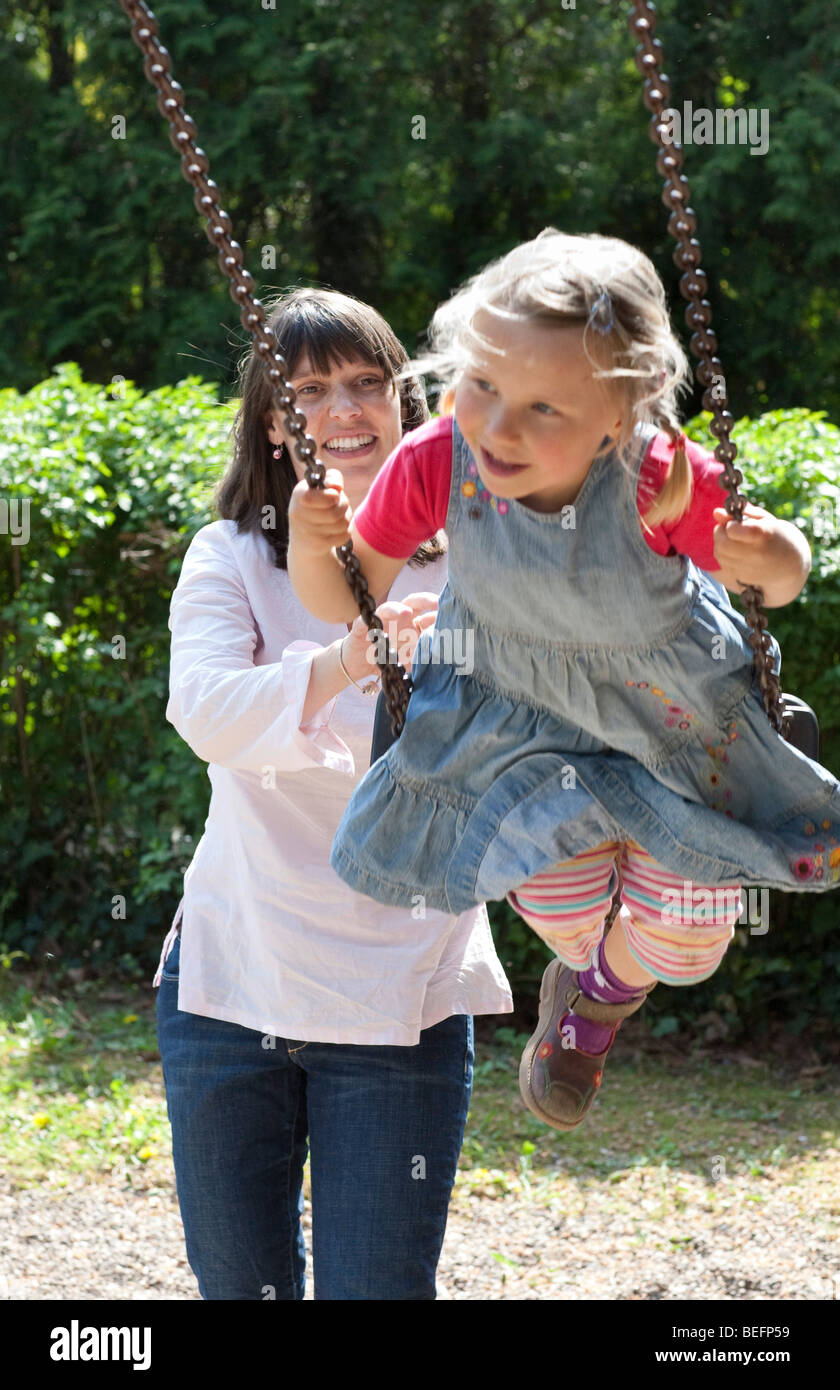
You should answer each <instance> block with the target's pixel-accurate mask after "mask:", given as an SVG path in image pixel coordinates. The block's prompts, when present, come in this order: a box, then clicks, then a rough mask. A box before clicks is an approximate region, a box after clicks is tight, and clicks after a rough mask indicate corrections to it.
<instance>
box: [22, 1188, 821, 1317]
mask: <svg viewBox="0 0 840 1390" xmlns="http://www.w3.org/2000/svg"><path fill="white" fill-rule="evenodd" d="M659 1181H661V1179H659ZM666 1181H669V1182H671V1181H672V1182H680V1183H686V1182H688V1183H689V1184H690V1182H691V1179H690V1178H687V1177H686V1175H684V1174H677V1173H673V1172H672V1173H671V1175H670V1177H669V1178H667V1179H666ZM74 1182H75V1185H74V1183H73V1182H71V1183H70V1184H68V1186H67V1187H66V1188H63V1189H50V1188H32V1189H29V1190H25V1191H18V1192H14V1193H9V1192H6V1193H4V1194H3V1195H2V1196H0V1231H2V1237H0V1298H4V1299H26V1300H45V1299H117V1300H131V1299H199V1294H198V1289H197V1285H196V1281H195V1278H194V1276H193V1274H192V1271H191V1269H190V1267H189V1265H188V1263H187V1258H186V1253H185V1250H184V1242H183V1229H182V1226H181V1221H180V1216H179V1213H178V1205H177V1200H176V1197H175V1190H174V1184H173V1187H172V1190H171V1191H162V1190H161V1189H160V1188H155V1189H151V1190H148V1191H143V1190H141V1189H138V1188H137V1187H136V1186H127V1185H126V1184H125V1180H124V1179H120V1178H117V1177H115V1178H110V1179H105V1180H99V1181H97V1182H95V1183H90V1182H88V1181H84V1180H83V1179H76V1180H74ZM644 1186H645V1184H644V1181H643V1182H642V1189H644ZM754 1187H755V1184H754V1182H753V1184H752V1185H751V1187H750V1186H749V1185H748V1184H747V1183H746V1182H744V1183H743V1184H740V1183H739V1182H733V1183H731V1184H730V1185H729V1188H728V1193H727V1196H726V1197H725V1198H724V1200H723V1202H722V1203H718V1204H717V1208H716V1209H715V1210H712V1208H711V1207H710V1206H709V1204H708V1203H705V1204H704V1202H703V1195H702V1189H701V1187H698V1189H697V1190H696V1191H694V1192H693V1191H692V1189H691V1187H690V1186H689V1188H687V1189H686V1188H683V1189H682V1190H683V1191H688V1194H689V1195H688V1197H687V1198H686V1207H685V1208H684V1210H683V1211H682V1213H681V1215H680V1217H679V1220H678V1223H677V1220H676V1218H674V1217H668V1218H664V1219H659V1218H658V1217H657V1215H656V1208H657V1205H658V1202H659V1201H660V1200H661V1194H660V1196H658V1195H657V1179H648V1180H647V1196H645V1195H644V1192H643V1191H640V1189H639V1184H638V1182H636V1184H635V1186H634V1188H633V1190H632V1191H631V1190H630V1189H628V1193H627V1200H626V1201H623V1200H622V1199H621V1197H620V1195H618V1196H617V1194H616V1191H615V1189H612V1190H609V1189H607V1187H606V1185H597V1186H594V1187H588V1188H586V1190H584V1189H583V1188H580V1187H577V1186H576V1185H575V1184H572V1185H571V1187H570V1197H569V1200H568V1202H565V1203H564V1204H563V1205H561V1203H560V1202H559V1201H556V1200H555V1201H553V1202H552V1203H550V1204H549V1205H540V1204H539V1203H537V1202H532V1201H529V1200H525V1199H523V1198H520V1197H518V1196H517V1197H512V1196H510V1195H507V1196H501V1197H486V1196H475V1195H472V1196H471V1195H467V1194H466V1193H463V1194H458V1193H457V1191H456V1197H455V1199H454V1201H453V1204H452V1209H451V1214H450V1218H449V1225H448V1228H447V1234H446V1240H445V1243H444V1248H443V1255H442V1258H441V1263H440V1267H439V1280H438V1296H439V1297H440V1298H444V1299H464V1300H473V1301H482V1302H487V1301H490V1302H495V1301H501V1300H508V1299H520V1300H521V1299H528V1300H533V1299H545V1298H548V1299H570V1300H577V1299H602V1300H603V1299H608V1300H615V1299H654V1300H671V1299H693V1300H696V1299H733V1300H743V1299H773V1300H784V1299H821V1300H822V1299H830V1298H837V1297H838V1296H840V1248H838V1237H837V1223H836V1221H835V1220H832V1219H831V1218H832V1217H833V1216H836V1215H837V1211H836V1208H835V1206H834V1205H833V1204H832V1203H829V1204H828V1207H827V1208H823V1209H822V1210H821V1209H820V1205H821V1204H819V1203H817V1204H816V1206H814V1205H813V1204H809V1203H808V1202H807V1201H805V1203H804V1206H803V1194H802V1193H801V1192H798V1191H797V1189H795V1188H791V1187H789V1186H785V1185H783V1184H782V1183H780V1182H778V1183H775V1184H774V1183H772V1182H771V1183H770V1184H768V1186H767V1191H766V1194H765V1196H764V1197H763V1199H762V1201H761V1204H760V1209H759V1207H758V1206H757V1205H756V1202H755V1199H754V1197H753V1198H752V1199H750V1198H749V1196H748V1192H749V1191H754ZM721 1208H722V1209H721ZM304 1226H305V1230H306V1233H307V1241H308V1238H309V1232H310V1222H309V1209H308V1206H307V1211H306V1214H305V1216H304ZM306 1297H307V1299H311V1298H312V1269H311V1264H310V1263H309V1262H307V1291H306Z"/></svg>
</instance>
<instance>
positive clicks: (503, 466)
mask: <svg viewBox="0 0 840 1390" xmlns="http://www.w3.org/2000/svg"><path fill="white" fill-rule="evenodd" d="M481 458H482V462H483V464H484V467H485V468H486V469H487V471H488V473H495V474H496V476H497V477H499V478H509V477H512V475H513V474H514V473H521V471H522V469H523V468H527V466H528V465H527V464H525V463H505V462H504V460H503V459H497V458H496V457H495V455H494V454H490V453H488V452H487V450H486V449H484V448H482V450H481Z"/></svg>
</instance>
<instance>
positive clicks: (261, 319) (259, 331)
mask: <svg viewBox="0 0 840 1390" xmlns="http://www.w3.org/2000/svg"><path fill="white" fill-rule="evenodd" d="M120 5H121V6H122V9H123V10H124V11H125V13H126V15H127V16H128V18H129V19H130V20H131V37H132V38H133V40H134V42H135V43H136V45H137V47H138V48H139V49H140V51H141V53H142V54H143V56H144V64H143V68H144V71H145V74H146V77H147V78H148V79H149V81H150V82H151V84H152V86H153V87H155V88H156V89H157V93H158V97H157V107H158V110H159V111H160V114H161V115H162V116H163V118H164V120H166V121H168V122H169V139H170V142H171V143H172V146H173V148H174V149H175V150H177V152H178V154H179V155H180V156H181V173H182V174H183V176H184V178H185V179H186V181H187V183H189V184H191V185H192V187H193V189H194V190H195V192H194V197H193V202H194V203H195V206H196V209H197V211H198V212H199V213H200V214H201V215H202V216H203V217H206V219H207V221H206V224H205V228H204V231H205V233H206V236H207V239H208V241H210V242H212V243H213V245H214V246H215V247H216V248H217V249H218V252H219V265H220V267H221V269H222V272H223V274H224V275H225V276H226V277H227V279H228V280H230V287H229V292H230V297H231V299H232V300H233V302H234V304H236V305H238V306H239V310H240V319H241V322H242V324H243V325H244V327H245V328H247V329H248V331H249V332H250V333H251V334H252V336H253V338H254V342H255V345H256V350H257V352H258V353H259V354H260V356H261V358H262V360H263V362H264V364H265V368H266V371H267V372H268V376H269V379H270V381H271V402H272V406H273V408H274V409H275V410H278V411H282V412H283V415H284V421H285V425H286V428H287V429H288V431H289V433H290V434H291V435H292V436H293V438H294V440H295V453H296V454H297V457H298V459H299V460H300V462H301V463H303V464H304V466H305V470H306V481H307V483H308V484H309V486H310V487H312V488H323V487H324V485H325V484H324V475H325V473H326V468H325V466H324V464H323V463H322V462H321V460H320V459H319V458H317V456H316V452H315V451H316V448H317V445H316V442H315V440H314V439H313V438H312V436H311V434H307V433H306V416H305V415H304V413H303V411H302V410H300V409H298V408H296V406H295V401H296V399H297V393H296V391H295V389H294V387H293V386H292V384H291V382H290V381H287V380H286V376H287V372H288V367H287V364H286V361H285V359H284V358H283V357H282V356H281V354H280V353H279V352H278V351H277V343H276V340H275V338H274V335H273V334H272V333H271V332H270V330H269V329H268V328H267V327H266V323H265V309H264V307H263V305H262V304H261V302H260V301H259V300H258V299H255V298H254V294H253V291H254V288H255V282H254V279H253V276H252V275H250V274H249V272H248V271H247V270H246V269H245V266H244V265H243V259H244V256H243V251H242V247H241V246H240V245H239V243H238V242H237V241H234V240H233V239H232V237H231V232H232V224H231V220H230V217H229V216H228V214H227V213H226V212H225V211H224V210H223V208H221V207H220V206H219V200H218V188H217V185H216V183H215V182H214V181H213V179H211V178H208V177H207V171H208V169H209V168H210V162H209V160H208V158H207V155H206V154H205V153H204V151H203V150H202V149H200V148H199V147H198V146H197V145H196V143H195V140H196V136H197V134H198V130H197V127H196V124H195V121H194V120H193V119H192V117H191V116H188V115H187V113H186V111H185V110H184V90H183V88H182V87H181V85H180V83H179V82H176V81H175V79H174V78H173V77H172V75H171V74H172V62H171V59H170V56H169V53H168V51H167V49H165V48H164V47H163V45H162V44H161V43H160V42H159V40H158V37H157V35H158V25H157V20H156V19H155V16H154V14H153V13H152V11H151V10H150V9H149V7H148V6H147V5H145V4H144V3H143V0H120ZM336 554H337V555H338V557H339V559H340V560H341V561H342V562H343V564H344V577H345V579H346V580H347V583H348V585H349V586H350V589H351V590H352V593H353V597H354V599H355V600H356V603H357V604H358V608H359V612H360V613H361V615H362V617H363V618H364V620H365V623H366V625H367V627H368V629H369V630H372V631H376V632H384V626H383V623H382V620H381V618H379V616H378V615H377V613H376V611H375V608H374V604H373V599H372V598H371V594H370V590H369V589H368V585H367V581H366V580H365V577H364V575H363V574H362V571H361V567H360V565H359V557H358V556H357V555H355V554H354V553H353V542H352V541H351V540H348V541H347V542H346V543H345V544H344V545H342V546H339V547H337V549H336ZM383 645H384V648H385V651H384V653H383V652H382V646H383ZM374 648H375V655H376V660H377V665H378V666H379V667H380V669H381V671H382V688H383V691H384V693H385V699H386V703H387V705H388V713H389V715H390V716H391V722H392V725H393V728H394V732H395V734H399V733H400V732H401V731H402V727H403V724H404V722H405V714H406V710H407V709H408V700H409V696H410V695H411V691H412V680H411V676H410V675H409V673H408V672H407V671H406V669H405V667H404V666H403V665H402V663H401V662H399V661H398V660H397V657H396V655H395V654H394V653H393V652H392V649H391V645H390V642H389V641H388V639H387V637H386V639H385V642H384V644H381V643H379V642H376V643H374Z"/></svg>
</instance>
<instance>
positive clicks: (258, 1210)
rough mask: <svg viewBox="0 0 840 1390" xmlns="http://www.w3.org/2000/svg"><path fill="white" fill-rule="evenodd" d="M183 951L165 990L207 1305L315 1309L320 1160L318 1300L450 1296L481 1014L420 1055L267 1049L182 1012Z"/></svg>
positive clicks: (179, 1124)
mask: <svg viewBox="0 0 840 1390" xmlns="http://www.w3.org/2000/svg"><path fill="white" fill-rule="evenodd" d="M180 949H181V938H180V937H177V938H176V941H175V944H174V945H173V947H172V948H171V950H170V953H169V956H168V957H167V960H166V962H165V965H164V968H163V972H162V978H161V983H160V985H159V987H158V995H157V1023H158V1043H159V1047H160V1054H161V1058H162V1060H163V1078H164V1084H165V1087H166V1103H167V1110H168V1113H169V1122H170V1125H171V1127H172V1154H173V1160H174V1164H175V1179H176V1184H177V1189H178V1202H179V1204H180V1209H181V1219H182V1221H183V1223H184V1234H185V1237H186V1245H187V1257H188V1259H189V1262H190V1266H191V1268H192V1270H193V1273H194V1274H195V1276H196V1278H197V1280H198V1287H199V1291H200V1293H201V1296H202V1298H204V1299H250V1300H264V1299H271V1298H277V1299H301V1298H303V1293H304V1269H305V1247H304V1241H303V1232H302V1230H301V1225H300V1216H301V1213H302V1211H303V1165H304V1161H305V1159H306V1155H307V1150H309V1152H310V1156H311V1160H310V1174H311V1194H312V1242H313V1248H312V1260H313V1268H314V1274H315V1297H316V1299H319V1298H327V1299H353V1300H366V1299H372V1300H376V1299H387V1300H392V1299H433V1298H435V1297H436V1290H435V1270H436V1268H437V1263H438V1259H439V1258H440V1251H441V1246H442V1245H443V1236H444V1232H445V1230H446V1217H447V1212H448V1207H449V1198H450V1195H451V1192H452V1185H453V1183H454V1181H455V1173H456V1169H457V1166H458V1155H459V1153H460V1149H461V1144H462V1142H463V1138H464V1125H465V1123H466V1119H467V1111H468V1109H469V1102H470V1095H471V1093H472V1077H473V1060H474V1051H473V1021H472V1018H471V1017H470V1016H469V1015H467V1014H454V1015H452V1016H451V1017H450V1018H447V1019H444V1020H443V1022H442V1023H438V1024H436V1025H435V1027H433V1028H426V1029H424V1030H423V1031H422V1033H421V1040H420V1042H419V1043H418V1044H417V1045H416V1046H415V1047H391V1046H368V1045H359V1044H353V1043H346V1044H339V1043H317V1042H301V1041H299V1040H295V1039H294V1038H271V1037H265V1038H264V1037H263V1035H262V1034H260V1033H258V1032H256V1031H254V1030H253V1029H250V1028H243V1027H241V1026H240V1025H239V1024H237V1023H226V1022H224V1021H223V1020H221V1019H215V1018H204V1017H202V1016H201V1015H199V1014H190V1013H185V1012H183V1011H182V1010H180V1009H179V1008H178V961H179V958H180ZM307 1141H308V1143H307Z"/></svg>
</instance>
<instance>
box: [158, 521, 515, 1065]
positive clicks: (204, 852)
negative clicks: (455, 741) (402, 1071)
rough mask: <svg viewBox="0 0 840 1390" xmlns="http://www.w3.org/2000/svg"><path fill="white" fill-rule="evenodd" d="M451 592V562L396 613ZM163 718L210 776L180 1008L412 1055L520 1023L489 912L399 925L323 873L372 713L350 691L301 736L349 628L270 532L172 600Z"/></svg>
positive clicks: (404, 580)
mask: <svg viewBox="0 0 840 1390" xmlns="http://www.w3.org/2000/svg"><path fill="white" fill-rule="evenodd" d="M445 583H446V557H445V556H443V557H441V558H440V559H438V560H435V561H433V562H431V563H430V564H428V565H426V566H424V567H422V568H419V569H414V568H412V569H410V568H409V567H408V565H406V566H404V567H403V569H402V570H401V571H400V573H399V574H398V576H397V578H396V580H395V581H394V584H393V585H392V588H391V591H390V593H389V596H388V597H389V599H391V600H396V599H400V598H404V597H405V596H406V595H408V594H410V593H415V592H418V591H423V590H429V591H430V592H432V593H436V594H439V593H440V592H441V590H442V589H443V586H444V584H445ZM169 627H170V630H171V633H172V647H171V665H170V678H169V703H168V705H167V708H166V718H167V719H168V720H169V722H170V723H171V724H173V725H174V726H175V728H176V729H177V730H178V733H179V734H180V735H181V737H182V738H183V739H184V740H185V741H186V742H187V743H188V744H189V746H190V748H191V749H192V750H193V752H194V753H195V754H196V755H197V756H198V757H199V758H201V759H203V761H205V762H207V763H208V764H209V766H208V769H207V771H208V776H209V778H210V783H211V787H212V795H211V799H210V809H209V812H208V815H207V820H206V822H205V826H204V833H203V835H202V836H201V839H200V841H199V843H198V845H197V846H196V850H195V854H194V855H193V859H192V863H191V864H190V866H189V868H188V869H187V871H186V873H185V875H184V895H183V897H182V899H181V902H180V904H179V906H178V911H177V912H176V915H175V919H174V921H173V924H172V927H171V928H170V931H169V933H168V935H167V937H166V940H165V941H164V944H163V950H162V951H161V958H160V964H159V966H158V970H157V973H156V975H155V978H154V982H153V983H154V984H155V985H158V984H159V983H160V978H161V970H162V968H163V963H164V961H165V959H166V956H167V954H168V951H169V948H170V946H171V945H172V943H173V942H174V940H175V929H176V926H177V923H178V921H179V919H180V920H181V960H180V969H179V984H178V1008H179V1009H182V1010H185V1011H186V1012H187V1013H194V1014H202V1015H204V1016H205V1017H207V1018H220V1019H226V1020H228V1021H229V1022H231V1023H239V1024H241V1025H242V1026H243V1027H245V1028H253V1029H255V1030H256V1031H258V1032H260V1033H266V1034H272V1035H274V1036H275V1037H285V1038H296V1039H300V1041H302V1042H326V1043H383V1044H398V1045H401V1046H406V1047H409V1046H413V1045H414V1044H416V1043H417V1042H419V1038H420V1030H421V1028H430V1027H432V1025H433V1024H435V1023H440V1022H441V1021H442V1020H443V1019H445V1018H448V1017H449V1015H450V1014H483V1013H491V1014H496V1013H510V1012H511V1011H512V1009H513V1000H512V998H511V993H510V988H509V986H508V982H507V980H506V978H505V974H504V971H503V970H502V967H501V963H500V962H499V960H498V957H497V955H496V952H495V949H494V946H493V940H492V936H491V934H490V924H489V921H488V918H487V909H486V907H485V906H484V904H482V905H481V906H479V907H475V908H472V909H471V910H470V911H468V912H465V913H462V914H461V916H454V915H447V914H446V913H443V912H437V911H435V912H433V911H428V912H426V914H425V916H423V917H421V916H420V915H419V914H420V911H421V909H420V906H419V905H418V906H417V907H415V908H412V909H407V908H395V907H388V906H385V905H384V904H381V903H377V902H375V901H374V900H373V899H372V898H369V897H367V896H366V895H365V894H362V893H358V892H356V891H355V890H354V889H352V888H349V887H348V886H347V885H346V884H345V883H344V882H343V881H342V880H341V879H340V878H339V877H338V875H337V874H336V872H335V870H334V869H332V868H331V867H330V863H329V856H330V850H331V847H332V841H333V837H334V835H335V832H336V829H337V827H338V823H339V821H340V819H341V816H342V814H343V812H344V809H345V807H346V805H347V802H348V800H349V799H350V795H351V793H352V791H353V789H354V787H355V786H356V784H357V783H358V782H359V780H360V779H361V777H362V776H363V774H364V773H365V772H366V770H367V768H368V767H369V766H370V742H371V736H372V732H373V717H374V709H375V706H376V699H375V698H374V697H373V696H372V695H364V694H362V692H361V691H360V690H359V689H357V687H356V686H352V685H348V686H347V687H346V688H345V689H343V690H342V691H341V692H340V693H339V694H338V695H336V696H334V697H333V698H332V699H331V700H330V701H328V703H327V704H326V705H324V706H323V708H322V709H320V710H318V711H317V713H316V714H315V715H314V716H313V717H312V718H311V719H310V720H309V721H308V722H307V723H305V724H303V723H302V722H301V720H302V716H303V706H304V702H305V700H306V693H307V688H308V685H309V674H310V669H311V665H312V660H313V658H314V657H315V656H316V655H317V653H318V652H320V651H322V650H323V648H324V647H326V646H329V645H330V644H331V643H332V642H334V641H335V640H336V638H337V637H341V636H342V635H343V634H344V633H345V632H346V631H347V627H346V624H344V623H324V622H321V620H320V619H318V618H313V617H312V616H311V615H310V614H309V613H307V612H306V610H305V609H304V608H303V607H302V605H301V603H300V601H299V600H298V598H297V596H296V594H295V592H294V590H293V588H292V585H291V582H290V580H289V576H288V573H287V572H286V570H281V569H277V567H276V566H275V564H274V552H273V550H272V548H271V546H270V544H269V542H268V539H267V537H266V536H264V535H263V534H262V532H260V531H253V532H245V533H243V534H239V533H238V532H237V528H236V522H234V521H216V522H213V523H212V524H210V525H208V526H204V527H202V529H201V530H200V531H199V532H198V533H197V534H196V535H195V537H194V538H193V540H192V542H191V544H190V546H189V549H188V551H187V553H186V556H185V557H184V563H183V567H182V569H181V574H180V577H179V580H178V584H177V586H176V588H175V591H174V593H173V595H172V602H171V607H170V616H169Z"/></svg>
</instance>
